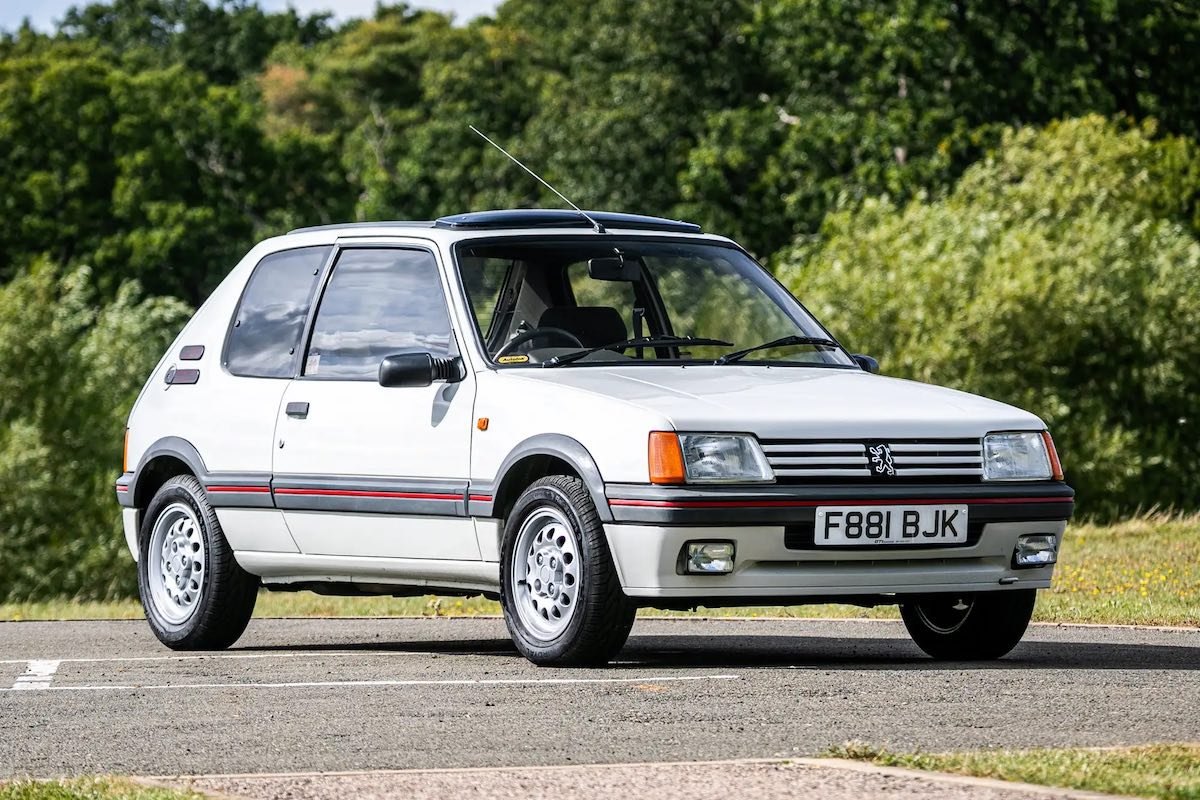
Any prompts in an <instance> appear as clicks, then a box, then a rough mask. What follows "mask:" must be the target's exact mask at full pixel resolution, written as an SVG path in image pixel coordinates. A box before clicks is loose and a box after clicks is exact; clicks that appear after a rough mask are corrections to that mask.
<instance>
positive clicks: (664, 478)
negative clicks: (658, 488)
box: [649, 431, 687, 484]
mask: <svg viewBox="0 0 1200 800" xmlns="http://www.w3.org/2000/svg"><path fill="white" fill-rule="evenodd" d="M649 454H650V482H651V483H660V484H667V483H683V482H684V481H685V480H686V478H687V473H686V472H685V471H684V469H683V451H682V450H680V449H679V437H678V436H676V435H675V434H674V433H672V432H670V431H652V432H651V433H650V453H649Z"/></svg>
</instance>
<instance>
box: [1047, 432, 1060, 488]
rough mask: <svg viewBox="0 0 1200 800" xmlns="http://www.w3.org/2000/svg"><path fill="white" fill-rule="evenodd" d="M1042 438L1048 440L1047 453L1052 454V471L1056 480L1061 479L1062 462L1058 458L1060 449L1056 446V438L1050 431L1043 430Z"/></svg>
mask: <svg viewBox="0 0 1200 800" xmlns="http://www.w3.org/2000/svg"><path fill="white" fill-rule="evenodd" d="M1042 439H1043V440H1044V441H1045V442H1046V453H1047V455H1049V456H1050V472H1051V474H1052V475H1053V476H1054V480H1056V481H1061V480H1062V479H1063V468H1062V462H1060V461H1059V460H1058V450H1056V449H1055V448H1054V439H1053V438H1052V437H1051V436H1050V431H1042Z"/></svg>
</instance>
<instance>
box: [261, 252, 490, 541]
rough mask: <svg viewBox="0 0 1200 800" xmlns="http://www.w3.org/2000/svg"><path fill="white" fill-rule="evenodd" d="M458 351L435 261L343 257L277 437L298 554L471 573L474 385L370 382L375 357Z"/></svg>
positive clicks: (469, 381)
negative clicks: (461, 564)
mask: <svg viewBox="0 0 1200 800" xmlns="http://www.w3.org/2000/svg"><path fill="white" fill-rule="evenodd" d="M459 352H460V349H459V343H458V341H457V340H456V338H455V334H454V331H453V326H452V325H451V322H450V314H449V311H448V303H447V302H446V295H445V286H444V281H443V278H442V274H441V271H440V270H439V268H438V262H437V258H436V256H435V254H434V252H433V251H432V250H431V249H429V248H428V247H426V246H422V245H420V244H418V243H413V244H402V245H387V246H383V245H369V246H366V245H355V246H344V247H341V248H339V250H338V252H337V254H336V255H335V260H334V263H333V267H332V270H331V272H330V274H329V277H328V280H327V283H326V286H325V289H324V291H323V293H322V296H321V298H320V301H319V304H318V305H317V311H316V313H315V315H314V318H313V321H312V323H311V331H310V333H309V336H308V345H307V348H306V351H305V354H304V359H303V361H302V372H301V374H300V375H299V377H297V378H296V379H295V380H294V381H292V383H291V384H290V385H289V386H288V388H287V390H286V393H285V395H284V402H283V403H282V404H281V408H280V416H279V421H278V424H277V427H276V432H277V437H278V439H279V442H278V447H277V449H276V451H275V458H274V478H273V487H274V495H275V503H276V505H277V506H279V507H280V508H281V509H283V511H284V517H285V519H286V520H287V524H288V527H289V528H290V530H291V532H292V535H293V536H294V537H295V539H296V542H297V544H298V545H299V546H300V549H301V551H302V552H304V553H306V554H312V555H335V556H358V557H387V558H414V559H455V560H479V558H480V554H479V548H478V545H477V543H476V538H475V529H474V524H473V523H472V521H471V520H470V519H469V518H468V517H467V515H466V489H467V483H468V477H469V474H470V472H469V467H470V442H471V429H472V422H473V420H472V411H473V406H474V395H475V381H474V376H473V375H471V374H469V370H466V369H462V370H461V371H460V372H461V373H466V374H465V375H464V377H463V379H462V380H461V381H456V382H435V383H433V384H431V385H429V386H419V387H384V386H381V385H380V384H379V382H378V375H379V365H380V363H381V362H382V360H383V358H384V357H385V356H388V355H395V354H403V353H429V354H430V355H432V356H434V357H436V358H448V357H451V358H452V357H457V355H458V353H459Z"/></svg>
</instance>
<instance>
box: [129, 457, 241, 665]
mask: <svg viewBox="0 0 1200 800" xmlns="http://www.w3.org/2000/svg"><path fill="white" fill-rule="evenodd" d="M138 593H139V594H140V595H141V599H142V608H143V609H144V610H145V612H146V619H147V620H148V621H149V623H150V628H151V630H153V631H154V635H155V636H157V637H158V639H159V641H160V642H162V643H163V644H165V645H166V646H167V647H170V648H171V649H173V650H221V649H224V648H226V647H229V645H231V644H233V643H234V642H236V641H237V640H238V637H239V636H241V635H242V632H243V631H245V630H246V625H248V624H249V622H250V616H251V614H253V613H254V602H255V600H256V599H257V597H258V578H256V577H255V576H253V575H251V574H250V573H248V572H246V571H245V570H243V569H242V568H241V567H240V566H238V563H237V561H235V560H234V557H233V550H232V549H231V548H230V547H229V542H227V541H225V534H223V533H222V532H221V523H219V522H218V521H217V515H216V514H215V513H214V512H213V508H212V505H210V504H209V502H208V496H207V495H206V494H205V492H204V487H202V486H201V485H200V482H199V481H198V480H196V479H195V478H193V477H192V476H191V475H180V476H177V477H174V478H171V479H170V480H168V481H167V482H166V483H164V484H163V485H162V488H160V489H159V490H158V492H157V494H155V495H154V499H153V500H151V501H150V505H149V506H148V507H147V509H146V515H145V518H144V519H143V520H142V528H141V531H140V535H139V537H138Z"/></svg>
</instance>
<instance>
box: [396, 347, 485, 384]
mask: <svg viewBox="0 0 1200 800" xmlns="http://www.w3.org/2000/svg"><path fill="white" fill-rule="evenodd" d="M465 377H466V375H464V374H463V363H462V359H461V358H458V357H451V358H434V357H433V356H431V355H430V354H429V353H401V354H399V355H393V356H388V357H386V358H385V359H383V361H382V362H381V363H380V364H379V385H380V386H428V385H429V384H431V383H433V382H434V381H446V382H448V383H456V382H457V381H461V380H462V379H463V378H465Z"/></svg>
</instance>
